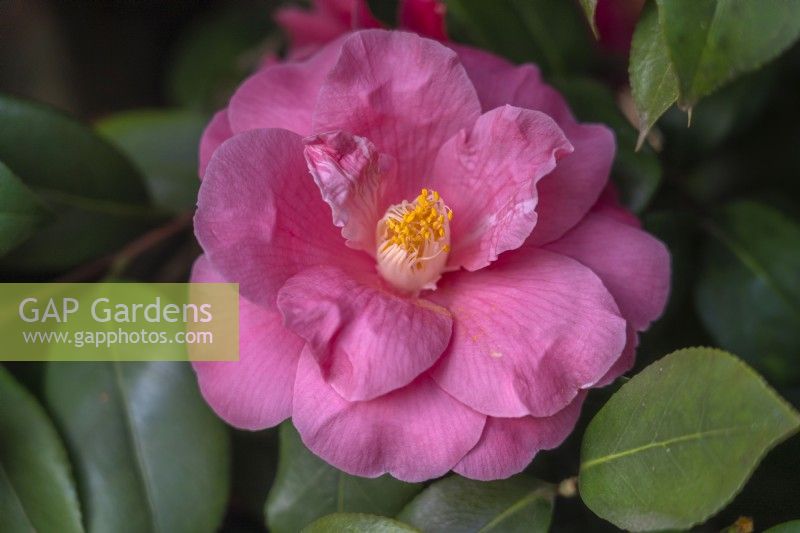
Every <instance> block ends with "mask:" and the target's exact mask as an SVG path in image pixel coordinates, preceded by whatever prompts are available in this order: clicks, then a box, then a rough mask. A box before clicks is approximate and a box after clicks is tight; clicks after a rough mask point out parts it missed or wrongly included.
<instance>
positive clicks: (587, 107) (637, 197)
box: [554, 78, 661, 213]
mask: <svg viewBox="0 0 800 533" xmlns="http://www.w3.org/2000/svg"><path fill="white" fill-rule="evenodd" d="M554 84H555V86H556V88H557V89H558V90H559V91H560V92H561V93H562V94H563V95H564V96H565V97H566V98H567V100H568V101H569V104H570V107H571V108H572V110H573V111H574V112H575V114H576V116H577V117H578V119H580V120H582V121H585V122H598V123H601V124H605V125H606V126H609V127H610V128H611V129H613V130H614V134H615V135H616V138H617V157H616V158H615V159H614V168H613V170H612V178H613V179H614V183H615V184H616V185H617V189H618V190H619V193H620V197H621V200H622V202H623V204H625V205H626V206H627V207H628V208H629V209H631V210H632V211H634V212H636V213H639V212H641V211H642V210H644V208H645V207H647V205H648V204H649V203H650V200H651V199H652V198H653V195H654V194H655V192H656V190H657V189H658V186H659V185H660V184H661V163H660V162H659V160H658V156H657V155H656V154H655V152H654V151H653V149H652V148H650V146H645V147H644V148H643V149H641V150H639V151H636V150H635V146H636V130H634V128H633V127H632V126H631V124H630V122H628V120H627V119H626V118H625V117H624V116H623V115H622V112H621V111H620V110H619V107H618V106H617V104H616V102H615V100H614V95H613V94H612V93H611V91H610V90H609V89H608V88H607V87H606V86H604V85H603V84H601V83H598V82H596V81H593V80H590V79H582V78H577V79H570V80H558V81H556V82H555V83H554Z"/></svg>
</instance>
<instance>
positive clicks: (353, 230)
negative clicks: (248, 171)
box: [304, 131, 395, 256]
mask: <svg viewBox="0 0 800 533" xmlns="http://www.w3.org/2000/svg"><path fill="white" fill-rule="evenodd" d="M304 142H305V145H306V148H305V157H306V162H307V163H308V169H309V170H310V171H311V175H312V176H313V177H314V181H315V182H316V184H317V186H318V187H319V189H320V192H321V193H322V199H323V200H325V202H326V203H327V204H328V205H329V206H330V207H331V211H332V213H333V223H334V225H336V226H338V227H340V228H342V237H344V238H345V239H347V243H348V245H349V246H351V247H353V248H357V249H360V250H363V251H365V252H367V253H368V254H370V255H372V256H374V255H375V224H376V222H377V221H378V219H380V218H381V216H382V215H383V208H382V206H383V205H384V203H385V202H384V201H383V200H382V198H381V196H382V185H383V184H384V183H385V182H387V181H393V180H394V179H395V175H394V171H395V166H394V159H393V158H392V157H391V156H388V155H386V154H380V153H378V151H377V150H376V149H375V146H374V145H373V144H372V143H371V142H370V141H369V140H368V139H365V138H364V137H358V136H355V135H350V134H349V133H345V132H343V131H334V132H328V133H322V134H320V135H315V136H314V137H309V138H306V139H305V140H304Z"/></svg>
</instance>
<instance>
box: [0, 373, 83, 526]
mask: <svg viewBox="0 0 800 533" xmlns="http://www.w3.org/2000/svg"><path fill="white" fill-rule="evenodd" d="M0 523H2V529H3V531H5V532H7V533H13V532H17V531H19V532H29V531H42V532H45V533H46V532H50V531H63V532H65V533H71V532H80V531H83V526H82V525H81V511H80V507H79V505H78V497H77V494H76V492H75V486H74V483H73V481H72V475H71V473H70V465H69V461H68V460H67V453H66V451H65V450H64V447H63V445H62V444H61V441H60V440H59V438H58V434H57V433H56V430H55V428H54V427H53V424H52V422H51V421H50V419H49V418H48V417H47V415H46V414H45V412H44V409H42V407H41V406H40V405H39V404H38V403H37V402H36V400H35V399H34V397H33V396H32V395H31V394H30V393H29V392H28V391H27V390H25V388H24V387H22V386H21V385H19V384H18V383H17V382H16V381H14V378H13V377H12V376H11V375H10V374H9V373H8V372H7V371H6V370H5V369H4V368H3V367H2V366H0Z"/></svg>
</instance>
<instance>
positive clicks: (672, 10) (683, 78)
mask: <svg viewBox="0 0 800 533" xmlns="http://www.w3.org/2000/svg"><path fill="white" fill-rule="evenodd" d="M656 1H657V4H658V11H659V20H660V22H661V29H662V31H663V33H664V37H665V40H666V43H667V46H668V47H669V52H670V57H671V59H672V64H673V66H674V68H675V74H676V75H677V77H678V80H679V85H680V95H681V96H680V99H681V104H682V105H683V106H685V107H691V106H693V105H694V104H695V103H697V101H698V100H699V99H700V98H702V97H703V96H706V95H707V94H710V93H711V92H712V91H714V90H715V89H717V88H718V87H720V86H721V85H723V84H724V83H726V82H728V81H730V80H731V79H733V78H735V77H737V76H739V75H740V74H742V73H744V72H748V71H750V70H754V69H756V68H759V67H760V66H761V65H763V64H764V63H766V62H767V61H770V60H771V59H773V58H775V57H776V56H778V55H779V54H780V53H781V52H783V51H784V50H785V49H786V48H788V47H789V45H791V44H792V43H793V42H794V41H795V40H796V39H797V37H798V36H800V0H760V1H759V2H753V1H752V0H668V1H665V0H656Z"/></svg>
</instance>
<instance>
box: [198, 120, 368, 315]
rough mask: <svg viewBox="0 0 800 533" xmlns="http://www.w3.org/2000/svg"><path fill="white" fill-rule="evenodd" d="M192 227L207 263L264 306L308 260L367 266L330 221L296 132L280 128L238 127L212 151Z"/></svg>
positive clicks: (363, 256)
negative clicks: (237, 131)
mask: <svg viewBox="0 0 800 533" xmlns="http://www.w3.org/2000/svg"><path fill="white" fill-rule="evenodd" d="M195 233H196V235H197V239H198V241H199V242H200V244H201V246H202V247H203V250H204V251H205V252H206V254H207V255H208V258H209V259H210V260H211V262H212V264H213V265H214V267H215V268H216V269H217V270H219V272H220V273H221V274H222V275H223V276H225V278H226V279H229V280H235V281H236V282H238V283H239V290H240V292H241V294H242V295H243V296H245V297H246V298H248V299H250V300H252V301H253V302H255V303H257V304H260V305H264V306H267V307H271V306H273V305H274V303H275V295H276V294H277V292H278V289H279V288H280V287H281V286H282V285H283V283H284V282H285V281H286V280H287V279H289V278H290V277H292V276H294V275H295V274H297V273H298V272H299V271H301V270H303V269H304V268H306V267H307V266H313V265H319V264H330V265H341V266H342V267H344V268H346V269H348V270H352V271H355V272H358V271H370V272H372V271H374V266H373V264H372V262H371V260H370V258H369V257H368V256H367V255H366V254H359V253H356V252H354V251H353V250H351V249H350V248H348V247H347V246H345V243H344V239H342V237H341V235H340V234H339V231H338V229H337V228H336V227H335V226H334V225H333V224H331V218H330V208H329V207H328V206H327V205H326V204H325V202H324V201H323V200H322V198H321V196H320V193H319V189H318V188H317V186H316V185H315V184H314V181H313V180H312V179H311V177H310V176H309V175H308V169H307V168H306V163H305V161H304V160H303V144H302V142H301V140H300V137H299V136H297V135H296V134H294V133H291V132H288V131H285V130H253V131H249V132H245V133H242V134H239V135H236V136H235V137H233V138H232V139H230V140H229V141H228V142H226V143H225V144H223V145H222V146H221V147H220V148H218V149H217V151H216V152H215V153H214V156H213V157H212V159H211V162H210V163H209V165H208V169H207V170H206V175H205V178H204V179H203V182H202V185H201V186H200V194H199V198H198V201H197V213H196V214H195Z"/></svg>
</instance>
